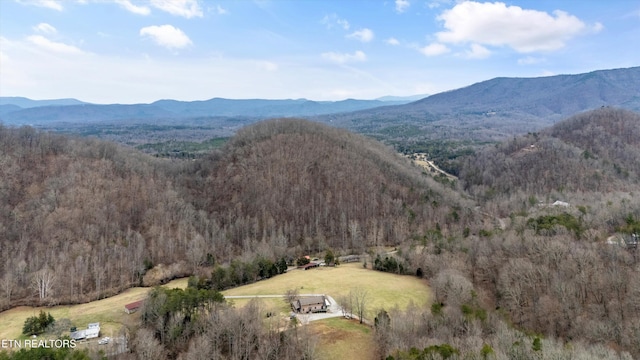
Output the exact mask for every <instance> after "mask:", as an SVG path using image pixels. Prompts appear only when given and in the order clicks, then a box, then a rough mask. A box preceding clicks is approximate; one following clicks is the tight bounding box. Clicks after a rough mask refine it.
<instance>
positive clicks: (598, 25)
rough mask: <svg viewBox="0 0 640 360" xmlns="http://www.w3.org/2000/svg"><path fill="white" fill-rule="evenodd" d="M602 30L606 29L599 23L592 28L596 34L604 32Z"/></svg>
mask: <svg viewBox="0 0 640 360" xmlns="http://www.w3.org/2000/svg"><path fill="white" fill-rule="evenodd" d="M602 29H604V25H602V23H599V22H597V23H595V24H594V25H593V27H592V28H591V30H592V31H593V32H595V33H599V32H600V31H602Z"/></svg>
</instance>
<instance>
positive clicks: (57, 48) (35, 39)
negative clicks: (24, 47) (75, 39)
mask: <svg viewBox="0 0 640 360" xmlns="http://www.w3.org/2000/svg"><path fill="white" fill-rule="evenodd" d="M27 40H28V41H29V42H30V43H32V44H34V45H36V46H38V47H40V48H42V49H45V50H47V51H50V52H55V53H59V54H73V55H79V54H84V53H85V52H84V51H82V50H80V49H79V48H77V47H75V46H73V45H67V44H64V43H61V42H55V41H51V40H49V39H47V38H45V37H44V36H41V35H31V36H28V37H27Z"/></svg>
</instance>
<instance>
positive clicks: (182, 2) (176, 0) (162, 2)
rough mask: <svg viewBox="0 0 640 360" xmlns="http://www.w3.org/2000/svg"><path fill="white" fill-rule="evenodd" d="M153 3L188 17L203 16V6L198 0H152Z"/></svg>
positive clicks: (170, 11)
mask: <svg viewBox="0 0 640 360" xmlns="http://www.w3.org/2000/svg"><path fill="white" fill-rule="evenodd" d="M151 5H152V6H153V7H155V8H158V9H160V10H162V11H165V12H168V13H169V14H172V15H176V16H182V17H185V18H187V19H190V18H192V17H202V8H200V5H199V4H198V1H197V0H151Z"/></svg>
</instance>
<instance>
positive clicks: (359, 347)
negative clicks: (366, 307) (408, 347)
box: [308, 318, 375, 360]
mask: <svg viewBox="0 0 640 360" xmlns="http://www.w3.org/2000/svg"><path fill="white" fill-rule="evenodd" d="M308 331H309V332H310V333H311V334H312V335H315V336H316V337H317V339H318V344H317V346H318V357H319V358H320V359H351V360H368V359H374V358H375V352H374V349H375V344H374V341H373V330H372V329H371V328H370V327H368V326H366V325H360V323H358V321H356V320H347V319H344V318H332V319H326V320H319V321H314V322H313V325H312V326H309V327H308Z"/></svg>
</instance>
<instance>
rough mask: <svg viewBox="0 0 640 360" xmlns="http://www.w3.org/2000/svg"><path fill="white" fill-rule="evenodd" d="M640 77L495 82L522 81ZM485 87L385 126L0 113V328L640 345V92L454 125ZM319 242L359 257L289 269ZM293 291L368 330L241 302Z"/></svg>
mask: <svg viewBox="0 0 640 360" xmlns="http://www.w3.org/2000/svg"><path fill="white" fill-rule="evenodd" d="M635 72H637V68H631V69H622V70H621V71H620V72H619V73H618V72H615V71H614V72H606V71H605V72H596V73H592V74H586V75H574V76H568V77H554V78H553V79H542V80H535V81H532V82H528V81H526V80H518V81H516V80H513V79H511V80H505V79H495V80H491V81H489V83H488V84H489V85H491V86H492V87H491V88H492V89H494V90H495V89H496V88H501V87H502V86H504V89H505V90H504V91H513V89H514V86H515V85H513V84H514V82H515V83H516V84H517V86H515V88H520V89H522V92H524V91H525V89H530V88H531V87H533V88H535V87H536V86H543V85H544V84H547V83H546V82H545V81H552V82H554V83H556V84H559V85H558V86H560V87H561V88H565V87H569V86H570V85H567V84H575V83H579V84H591V83H590V81H595V82H598V81H600V80H598V79H607V81H610V82H612V83H615V81H616V80H615V79H617V78H618V77H622V75H620V74H624V76H629V79H631V80H629V81H632V80H633V79H634V76H635V75H634V74H635ZM629 74H630V75H629ZM587 75H588V76H587ZM587 80H588V81H587ZM625 81H626V80H625ZM624 83H625V82H621V84H624ZM488 84H483V83H481V84H476V85H472V86H470V87H468V88H465V89H461V90H460V92H452V93H448V94H440V95H438V94H436V95H432V96H430V97H428V98H426V99H424V100H420V101H418V102H417V103H411V104H406V105H396V106H394V107H385V108H377V110H375V111H380V112H381V114H382V113H387V112H388V115H384V116H382V115H380V117H376V116H377V115H373V113H372V111H374V110H371V109H369V110H362V112H361V111H360V110H358V111H356V112H351V113H341V114H332V115H326V116H327V117H326V118H324V119H320V118H314V119H315V120H318V121H310V120H308V119H302V118H273V119H261V118H259V117H255V118H253V117H245V118H237V117H235V116H236V115H233V114H232V115H229V117H224V118H223V117H220V118H217V120H215V121H214V120H212V121H211V122H209V120H210V119H204V118H203V119H198V120H192V121H193V122H192V123H189V122H187V123H185V124H184V125H176V124H175V123H174V122H173V120H167V119H165V120H166V122H165V120H162V121H160V120H159V122H158V124H155V125H152V124H148V123H145V121H141V122H127V121H125V120H124V119H122V120H118V121H122V123H121V124H118V123H114V122H113V121H112V120H109V121H107V122H99V123H96V124H79V123H76V124H73V123H68V124H64V125H55V124H53V123H51V124H42V125H39V126H38V128H34V127H29V126H12V125H1V126H0V165H2V166H0V234H1V235H0V245H1V246H2V252H0V264H2V266H1V267H0V310H1V311H2V312H0V324H1V325H0V338H1V339H5V338H7V339H23V338H26V335H22V334H21V329H22V323H23V322H24V320H25V319H26V318H27V317H29V316H33V315H37V314H35V313H36V312H37V311H39V310H40V309H43V310H45V311H49V312H50V313H51V314H52V315H53V317H55V318H56V320H62V319H70V321H71V323H72V324H73V325H74V326H80V327H83V326H87V325H88V324H89V323H92V322H100V323H101V324H103V328H102V330H103V333H104V334H107V336H110V337H118V336H120V328H121V325H123V324H124V325H126V327H127V328H128V329H129V336H130V340H131V341H130V343H129V344H130V348H129V350H130V352H127V353H126V354H125V353H123V354H117V356H119V357H122V358H136V357H140V358H176V359H177V358H188V359H191V358H194V359H197V358H198V356H199V354H200V355H202V354H206V355H203V356H210V355H211V356H213V355H212V354H214V355H215V356H217V357H218V358H225V359H227V358H228V359H236V358H237V359H240V358H243V356H244V358H254V357H255V358H261V356H266V355H265V354H272V355H273V354H275V355H273V356H276V355H277V357H281V358H291V359H293V358H300V357H301V354H302V355H303V356H302V357H306V358H310V359H311V358H333V357H336V356H339V355H337V354H343V355H344V356H349V357H351V358H362V359H365V358H372V357H376V358H377V357H381V358H388V357H390V358H394V359H415V358H416V357H417V356H418V355H416V354H417V353H421V354H428V355H429V356H436V355H437V356H440V357H443V356H445V355H443V354H454V355H450V356H452V358H454V359H456V358H482V356H485V355H486V356H485V357H487V356H489V354H494V355H495V357H496V358H536V357H538V356H539V355H540V354H541V353H540V351H543V353H544V356H548V357H552V358H600V359H632V358H635V357H638V356H640V343H639V342H638V339H640V318H639V317H638V310H640V303H639V302H638V299H639V298H640V277H638V276H637V273H638V266H639V264H640V262H639V261H640V254H639V253H638V252H637V247H633V246H631V245H630V244H632V240H633V239H636V238H637V237H634V234H638V233H640V202H639V201H638V193H639V192H640V181H639V179H640V168H639V164H640V141H639V139H640V115H638V113H637V112H634V110H635V111H637V110H636V109H635V108H633V106H635V105H633V104H634V102H633V101H632V100H629V99H628V98H627V97H625V96H627V95H624V94H626V92H623V93H624V94H622V95H620V99H626V100H624V104H626V105H628V108H626V109H625V108H619V107H613V106H601V105H599V106H596V108H594V109H590V108H584V109H581V111H577V112H575V113H572V114H568V115H567V116H564V115H563V114H565V111H567V112H569V111H570V110H568V109H573V108H572V107H571V106H569V105H567V103H565V102H558V103H557V104H556V105H558V106H557V107H554V106H555V105H554V106H552V105H553V104H551V105H549V106H548V108H547V110H549V111H550V112H547V110H545V111H542V110H540V108H536V107H535V106H533V107H531V108H532V109H538V110H535V111H534V112H530V113H528V115H526V116H525V115H522V114H520V115H515V114H516V110H513V109H512V110H513V112H510V113H508V114H507V113H502V114H507V115H504V116H505V118H508V119H510V120H509V121H511V122H508V123H500V121H496V122H494V120H496V119H497V118H493V117H494V116H497V117H499V116H501V115H500V114H501V111H502V110H501V109H500V108H498V105H499V104H497V103H496V104H494V105H492V106H495V114H494V112H493V111H492V112H489V113H487V112H480V113H474V114H472V115H469V116H472V117H474V119H475V120H474V119H471V118H470V117H466V115H465V116H462V115H461V116H460V118H458V119H457V120H456V121H459V123H458V122H453V123H449V124H445V123H443V122H445V121H450V120H451V119H450V118H449V115H444V114H445V113H446V112H448V111H450V110H447V109H448V108H446V107H445V105H446V104H448V102H454V100H455V98H456V97H457V96H462V95H460V94H463V93H464V92H468V91H471V93H472V94H475V95H474V96H480V95H482V94H483V91H485V90H486V89H487V88H486V86H488ZM563 84H564V85H563ZM545 86H546V85H545ZM589 86H591V85H589ZM483 89H485V90H483ZM509 89H511V90H509ZM463 90H464V91H463ZM486 91H488V90H486ZM527 91H530V90H527ZM531 91H532V90H531ZM585 91H586V90H585ZM500 93H501V92H500ZM569 93H570V94H572V93H571V92H569ZM605 93H607V92H606V91H604V90H603V92H602V93H601V94H605ZM490 94H491V93H490ZM485 95H486V94H485ZM434 96H435V98H434V99H439V100H438V102H437V103H431V102H432V101H436V100H433V99H432V100H429V99H430V98H432V97H434ZM487 96H488V95H487ZM553 96H559V95H553ZM585 96H586V95H585ZM532 97H534V95H530V96H529V97H525V98H527V99H529V100H531V99H530V98H532ZM587 97H589V98H591V97H592V96H591V95H589V96H587ZM605 98H606V99H609V100H611V101H613V100H612V99H616V98H615V97H612V96H609V95H607V96H604V95H602V98H600V99H599V100H598V101H600V100H602V99H605ZM487 101H488V100H487ZM540 101H543V102H544V101H550V100H549V98H546V97H545V98H543V99H542V100H540ZM621 101H622V100H621ZM596 102H597V101H595V102H593V103H592V102H589V103H588V104H589V105H588V106H591V105H592V104H595V103H596ZM487 103H488V104H489V103H490V101H488V102H487ZM533 103H536V102H535V101H534V102H533ZM420 104H422V105H420ZM425 104H429V106H433V108H432V109H431V110H428V111H427V110H424V109H422V110H420V106H423V105H425ZM438 104H440V105H438ZM470 104H472V105H473V106H480V105H479V103H477V102H476V103H473V102H472V103H470ZM536 104H537V103H536ZM598 104H600V103H598ZM174 105H175V106H178V105H180V106H181V107H184V108H188V106H190V104H186V103H184V104H174ZM516 105H517V102H516V103H514V104H513V107H514V108H515V107H517V106H516ZM16 106H17V105H16ZM64 106H85V105H82V104H75V105H74V104H71V105H64ZM64 106H61V107H64ZM425 106H426V105H425ZM447 106H449V105H447ZM470 106H471V105H470ZM504 106H506V105H504ZM523 106H524V105H523ZM629 108H631V109H629ZM11 109H14V110H15V108H11ZM36 109H38V108H36ZM90 109H93V110H95V111H98V110H96V109H100V108H99V107H98V108H93V107H92V108H90ZM113 109H116V108H112V109H111V110H113ZM398 109H401V110H398ZM402 109H404V110H402ZM407 109H414V110H415V112H412V111H413V110H411V111H408V110H407ZM438 109H440V110H438ZM93 110H92V111H93ZM111 110H110V111H111ZM165 110H166V109H165ZM436 110H438V111H442V113H437V111H436ZM476 110H478V111H480V108H478V109H476ZM33 111H35V112H38V111H43V113H46V111H49V110H47V109H39V110H32V112H33ZM56 111H62V110H61V109H60V108H57V109H56ZM73 111H79V110H77V109H76V110H73ZM114 111H115V110H114ZM118 111H120V110H118ZM127 111H131V109H130V108H128V109H127ZM154 111H155V110H154ZM396 111H400V113H401V114H404V115H402V116H403V117H397V114H396V113H395V112H396ZM510 111H511V110H510ZM518 111H520V110H518ZM125 113H126V112H125ZM463 113H464V112H463ZM392 114H396V115H392ZM415 114H421V115H420V116H421V119H422V120H418V117H414V115H415ZM434 114H439V115H437V116H436V115H434ZM536 114H537V115H536ZM545 114H546V115H545ZM245 115H246V114H245ZM534 115H535V116H539V117H538V118H537V119H538V120H534V119H533V118H531V116H534ZM225 116H226V115H225ZM323 116H325V115H323ZM360 116H363V117H366V118H367V119H369V120H368V122H360V121H357V120H356V119H360V118H359V117H360ZM385 116H387V117H385ZM415 116H417V115H415ZM432 116H433V118H431V117H432ZM452 116H453V115H452ZM561 116H562V118H561ZM446 119H449V120H446ZM218 120H220V123H216V121H218ZM374 120H375V121H374ZM485 120H486V121H485ZM498 120H499V119H498ZM190 121H191V120H190ZM332 121H333V122H332ZM538 121H540V122H538ZM523 122H528V124H529V125H530V127H527V126H519V125H518V124H520V125H522V124H523ZM327 123H330V124H332V125H339V126H340V127H335V126H329V125H327ZM458 124H461V126H460V127H457V125H458ZM478 124H481V127H480V128H476V126H477V125H478ZM467 125H469V126H471V127H467ZM58 126H60V127H58ZM390 126H391V127H390ZM450 127H451V128H450ZM345 128H347V129H345ZM452 128H454V129H455V131H453V132H451V131H450V129H452ZM348 129H352V130H353V129H355V130H357V131H358V132H357V133H356V132H352V131H350V130H348ZM471 129H474V130H471ZM441 136H442V137H441ZM440 137H441V138H440ZM427 168H428V169H433V170H427ZM540 204H545V205H544V206H541V205H540ZM550 204H558V205H555V206H554V205H550ZM612 236H613V237H615V238H617V239H622V240H623V241H618V242H615V243H611V242H607V239H610V238H611V237H612ZM305 255H307V256H308V255H311V256H310V258H317V260H316V261H318V264H317V265H318V266H319V262H325V263H326V264H331V263H332V262H335V260H336V259H343V260H344V261H343V260H341V262H342V263H341V264H340V265H339V266H337V267H331V266H326V267H324V266H322V267H320V266H319V267H317V268H311V269H309V270H290V271H288V272H286V273H284V271H285V270H286V269H287V268H289V269H294V268H295V267H297V266H303V265H304V264H305V263H307V262H308V261H309V260H310V259H307V258H305ZM353 259H356V261H355V262H348V261H349V260H353ZM323 260H324V261H323ZM314 266H315V265H314ZM365 266H366V269H365ZM176 279H180V280H176ZM161 284H166V285H165V286H164V287H154V286H155V285H161ZM175 287H178V289H179V290H172V288H175ZM291 290H296V291H298V293H299V294H326V295H329V296H331V297H332V298H333V299H335V300H336V302H338V303H340V304H343V305H344V304H345V303H347V304H350V305H349V307H350V309H351V311H350V312H351V313H352V314H354V315H355V313H357V312H358V311H359V310H358V307H359V306H357V305H356V304H357V303H358V301H356V300H355V299H356V298H359V299H362V296H363V294H367V296H366V298H367V301H366V308H365V309H364V310H362V309H360V310H361V311H362V313H361V315H362V317H363V318H364V319H365V320H366V322H365V324H359V323H358V322H357V321H355V320H354V321H347V320H346V319H343V318H336V319H325V320H319V321H318V322H317V324H316V323H314V324H308V325H305V324H303V325H304V326H299V325H300V324H298V323H297V322H296V321H292V319H291V317H290V316H289V312H290V309H289V307H288V305H287V304H286V303H285V302H284V301H282V299H281V298H270V299H262V300H259V301H257V300H253V299H242V298H234V299H230V301H229V303H231V306H229V304H225V303H224V302H223V301H221V300H222V295H225V296H230V297H232V296H255V295H282V294H286V293H287V292H288V291H291ZM145 296H146V298H147V301H148V302H149V304H150V305H149V306H148V307H145V308H143V309H142V310H140V311H139V312H138V313H136V314H132V315H127V314H126V313H125V312H124V310H123V306H124V305H126V304H128V303H131V302H133V301H135V300H139V299H140V298H141V297H145ZM341 306H342V305H341ZM382 310H384V311H382ZM274 313H275V314H277V315H276V316H274ZM267 314H269V315H268V316H267ZM354 317H355V316H354ZM60 324H61V325H60V326H63V325H65V324H67V323H66V322H65V321H61V322H60ZM241 335H242V336H241ZM344 336H352V337H353V340H354V341H353V346H351V345H350V343H348V342H345V341H340V340H339V339H338V338H341V337H344ZM540 349H542V350H540ZM84 355H86V356H87V358H91V356H93V355H91V354H84ZM84 355H82V354H81V353H78V356H84ZM3 356H5V357H6V356H9V355H6V354H2V353H0V359H4V358H3ZM96 356H97V355H96ZM114 356H115V355H114ZM215 356H214V357H215ZM425 356H427V355H425ZM447 356H449V355H447ZM267 357H268V356H267ZM489 358H490V357H489Z"/></svg>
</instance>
